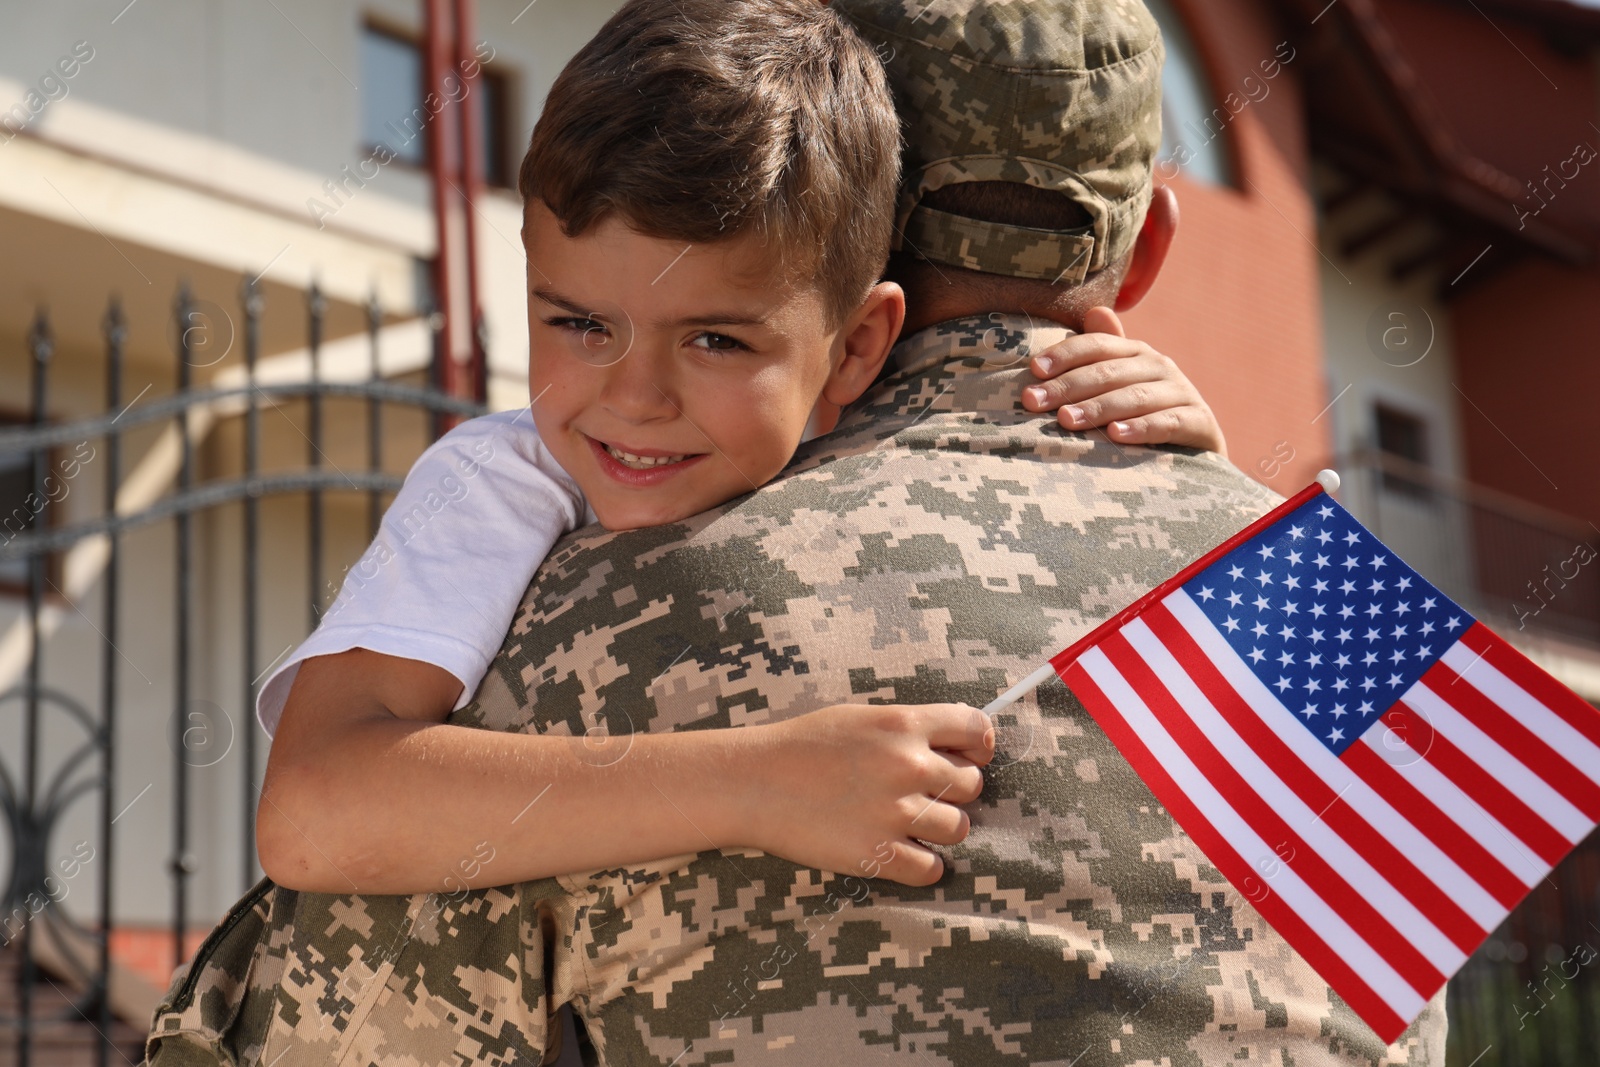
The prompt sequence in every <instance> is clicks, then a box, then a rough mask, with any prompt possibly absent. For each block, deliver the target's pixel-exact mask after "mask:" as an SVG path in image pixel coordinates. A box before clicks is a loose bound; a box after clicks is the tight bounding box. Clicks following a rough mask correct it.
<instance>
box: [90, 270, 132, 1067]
mask: <svg viewBox="0 0 1600 1067" xmlns="http://www.w3.org/2000/svg"><path fill="white" fill-rule="evenodd" d="M104 328H105V338H106V410H107V411H116V412H119V415H118V418H120V417H121V415H120V411H121V408H122V350H123V345H124V344H126V342H127V339H128V324H127V321H126V320H125V319H124V318H123V315H122V304H121V303H120V302H119V301H118V300H117V299H116V298H115V297H113V298H112V300H111V305H110V306H109V307H108V308H107V309H106V317H105V323H104ZM105 447H106V466H105V472H106V473H105V479H106V503H105V509H106V515H107V516H109V517H111V518H113V519H114V518H116V515H117V488H118V487H119V486H120V485H121V483H122V431H121V430H119V429H117V420H116V419H113V420H111V428H110V429H109V430H107V431H106V439H105ZM106 542H107V546H106V570H105V577H104V579H103V582H104V590H105V591H104V593H103V594H102V598H103V599H102V601H101V603H102V605H103V617H102V619H101V622H100V625H101V628H102V629H104V630H105V635H106V640H105V647H104V648H103V649H101V659H100V709H101V710H100V745H101V749H100V774H101V780H102V782H103V783H104V784H103V785H102V787H101V792H100V946H99V947H100V976H99V979H98V984H97V985H96V987H95V1000H96V1004H97V1006H98V1009H99V1010H98V1014H99V1016H100V1035H99V1036H100V1040H99V1041H98V1042H96V1043H95V1064H96V1065H97V1067H106V1064H107V1062H108V1060H109V1053H110V1051H111V1025H112V1019H111V911H112V909H111V904H112V900H111V895H112V892H113V889H114V879H112V877H111V871H112V867H113V857H114V856H115V855H116V853H115V850H114V849H113V848H112V840H111V838H112V827H111V823H112V820H114V819H115V818H116V815H115V814H114V813H113V809H114V807H115V804H116V795H117V790H116V784H117V775H116V769H117V761H116V751H117V747H116V738H117V649H116V642H117V552H118V549H119V548H120V547H121V544H120V542H121V539H120V538H119V537H118V535H117V530H116V527H112V528H111V529H110V530H108V531H107V532H106Z"/></svg>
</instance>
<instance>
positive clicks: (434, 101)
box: [422, 0, 483, 429]
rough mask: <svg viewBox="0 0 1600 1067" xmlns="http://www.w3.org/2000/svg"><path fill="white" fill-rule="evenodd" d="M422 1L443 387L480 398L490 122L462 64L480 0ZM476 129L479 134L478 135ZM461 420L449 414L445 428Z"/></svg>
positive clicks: (439, 372)
mask: <svg viewBox="0 0 1600 1067" xmlns="http://www.w3.org/2000/svg"><path fill="white" fill-rule="evenodd" d="M422 2H423V12H424V26H425V30H424V40H423V69H424V86H425V92H424V95H423V103H424V106H425V107H426V108H427V109H428V110H429V112H430V113H433V118H432V120H431V121H430V122H429V123H428V176H429V178H430V179H431V183H432V186H433V213H434V227H435V234H436V235H437V241H438V252H437V254H436V256H435V258H434V263H433V289H434V294H435V299H436V300H437V302H438V307H437V310H438V312H439V313H440V314H441V315H442V316H443V319H444V328H443V331H442V334H441V345H440V349H441V350H440V353H439V366H438V367H437V368H436V373H437V384H438V386H439V388H440V389H441V390H443V391H444V392H445V393H448V394H449V395H451V396H456V397H462V398H465V399H474V398H476V397H477V395H478V392H479V386H478V381H479V379H480V377H482V375H481V373H480V372H479V370H478V366H477V365H478V363H479V362H481V357H480V354H479V353H478V352H477V347H478V346H477V343H476V336H477V333H478V331H477V329H476V325H477V319H478V316H479V309H478V293H477V264H476V252H477V247H476V246H477V241H476V233H475V229H476V227H475V225H474V223H475V219H474V218H473V209H474V206H475V200H476V195H475V194H476V192H477V190H476V188H475V187H474V185H473V182H472V180H471V177H470V176H471V175H476V177H477V184H478V185H479V186H481V185H482V181H483V177H482V164H481V152H482V147H481V145H482V123H481V121H475V120H476V119H477V116H478V107H479V102H478V101H476V100H473V99H472V96H471V94H472V92H473V91H474V89H475V88H476V86H477V84H478V80H477V79H476V78H473V79H466V78H465V77H464V76H463V71H462V69H461V68H460V67H459V66H458V64H459V62H460V59H459V57H460V56H461V55H462V54H463V52H464V51H468V52H470V48H471V44H470V41H469V40H468V37H467V34H469V33H470V32H472V30H473V25H472V23H474V22H475V19H473V17H472V16H473V12H472V10H471V6H472V0H422ZM466 69H468V70H474V71H475V68H473V67H468V68H466ZM463 105H465V106H463ZM435 107H437V108H438V110H437V112H436V113H434V108H435ZM474 127H476V129H477V132H476V135H474V134H473V133H472V132H471V131H472V130H473V128H474ZM459 421H460V419H459V418H456V417H450V418H446V419H444V420H442V422H443V428H445V429H448V428H449V427H451V426H453V425H455V424H456V423H457V422H459Z"/></svg>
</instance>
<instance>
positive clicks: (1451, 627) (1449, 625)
mask: <svg viewBox="0 0 1600 1067" xmlns="http://www.w3.org/2000/svg"><path fill="white" fill-rule="evenodd" d="M1460 625H1461V620H1460V619H1458V618H1456V617H1455V616H1453V615H1452V616H1451V617H1450V621H1449V622H1447V623H1445V624H1444V628H1445V629H1446V630H1452V631H1453V630H1455V628H1456V627H1457V626H1460Z"/></svg>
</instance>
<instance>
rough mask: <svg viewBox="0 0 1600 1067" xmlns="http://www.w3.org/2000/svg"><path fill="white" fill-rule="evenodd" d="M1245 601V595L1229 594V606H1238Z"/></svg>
mask: <svg viewBox="0 0 1600 1067" xmlns="http://www.w3.org/2000/svg"><path fill="white" fill-rule="evenodd" d="M1243 603H1244V597H1242V596H1240V595H1239V594H1238V593H1229V594H1228V606H1229V607H1231V608H1236V607H1238V606H1239V605H1240V604H1243Z"/></svg>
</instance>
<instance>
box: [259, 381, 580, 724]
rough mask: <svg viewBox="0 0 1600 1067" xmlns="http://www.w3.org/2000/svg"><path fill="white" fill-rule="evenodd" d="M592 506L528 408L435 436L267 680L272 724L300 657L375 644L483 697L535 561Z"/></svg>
mask: <svg viewBox="0 0 1600 1067" xmlns="http://www.w3.org/2000/svg"><path fill="white" fill-rule="evenodd" d="M588 514H589V509H588V505H587V503H586V502H585V500H584V498H583V495H582V493H581V491H580V490H579V489H578V486H577V483H575V482H574V481H573V480H572V478H571V476H570V475H568V474H567V473H566V471H564V470H562V469H561V467H560V465H558V464H557V463H556V462H555V460H554V459H553V458H552V457H551V456H550V454H549V452H548V451H547V450H546V449H545V447H544V444H543V442H542V441H540V439H539V435H538V431H537V430H536V429H535V427H534V425H533V419H532V416H531V415H530V414H529V412H528V409H527V408H520V409H518V410H516V411H507V412H499V413H496V414H493V415H485V416H482V417H480V418H476V419H471V420H469V421H467V422H465V423H462V424H461V425H460V426H458V427H456V428H455V429H453V430H451V431H450V432H449V433H447V434H445V435H444V436H443V437H441V438H440V439H439V440H438V441H436V442H434V444H433V445H431V446H430V447H429V448H428V450H427V451H425V452H424V453H423V454H422V456H421V457H420V458H419V459H418V460H417V462H416V464H415V465H414V466H413V467H412V468H411V471H410V473H408V474H407V475H406V480H405V483H404V485H402V486H401V488H400V491H399V493H398V494H397V495H396V496H395V499H394V503H392V504H391V505H390V506H389V510H388V511H387V512H385V513H384V516H383V521H382V523H381V524H380V526H379V530H378V535H377V536H376V537H375V538H374V539H373V541H372V544H371V545H369V546H368V547H367V550H366V552H365V553H363V554H362V556H361V559H360V560H359V561H357V563H356V564H355V565H354V566H353V567H351V568H350V569H349V570H348V571H347V572H346V573H345V578H344V584H343V585H342V586H341V588H340V590H339V595H338V597H337V598H336V599H335V600H334V602H333V604H332V605H331V606H330V607H329V608H328V611H327V614H326V615H324V616H323V618H322V621H321V623H320V624H319V625H318V626H317V629H316V631H315V632H314V633H312V635H311V636H310V637H309V638H307V639H306V641H305V642H304V643H303V644H301V645H300V646H299V647H298V648H296V649H295V650H294V652H293V653H292V654H291V655H290V656H289V658H288V659H286V660H285V661H284V662H283V663H281V664H280V665H278V666H277V667H276V668H275V669H274V670H273V672H272V675H271V676H270V677H269V678H268V679H267V681H266V684H265V685H263V686H262V687H261V690H260V693H259V695H258V697H257V700H256V717H257V718H258V719H259V720H260V722H261V726H262V729H264V730H265V731H266V732H267V734H268V735H269V736H270V735H271V734H273V733H274V732H275V731H276V730H277V726H278V720H279V718H280V717H281V716H282V714H283V707H284V704H285V702H286V701H287V700H288V696H289V689H290V687H291V686H292V685H293V684H294V678H295V675H296V674H297V673H298V671H299V668H300V664H301V663H303V662H305V661H306V660H307V659H310V658H312V657H313V656H327V655H332V654H334V653H337V652H347V651H349V650H350V649H353V648H365V649H370V650H371V651H373V652H381V653H384V654H385V655H390V656H398V657H401V658H404V659H414V660H420V661H422V662H424V663H431V664H433V665H435V666H437V667H440V668H443V669H444V670H446V671H449V672H450V673H451V674H452V675H454V676H455V677H456V678H457V679H459V680H460V682H461V696H460V697H459V698H458V699H457V701H456V707H457V708H459V707H462V706H463V705H465V704H466V703H467V702H468V701H470V700H471V699H472V695H473V693H475V692H476V691H477V688H478V683H479V682H480V681H482V679H483V675H484V672H485V671H487V670H488V667H489V662H490V660H492V659H493V658H494V654H495V652H496V651H497V650H498V649H499V648H500V645H501V643H502V641H503V640H504V638H505V635H506V631H507V630H508V629H509V628H510V625H511V618H512V615H513V614H514V613H515V612H516V608H517V605H518V604H519V603H520V602H521V600H522V595H523V593H525V592H526V591H527V588H528V583H529V582H530V581H531V580H532V578H533V573H534V571H536V570H537V569H538V567H539V564H540V563H541V562H543V560H544V557H545V556H546V555H548V554H549V552H550V548H551V546H552V545H554V544H555V543H556V541H557V540H559V539H560V537H561V535H562V534H564V533H566V532H567V531H569V530H573V529H576V528H577V527H578V526H579V525H581V523H582V522H583V521H585V520H586V519H587V516H588Z"/></svg>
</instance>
